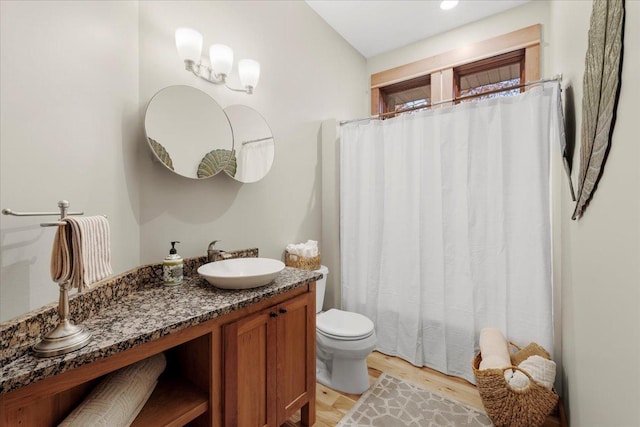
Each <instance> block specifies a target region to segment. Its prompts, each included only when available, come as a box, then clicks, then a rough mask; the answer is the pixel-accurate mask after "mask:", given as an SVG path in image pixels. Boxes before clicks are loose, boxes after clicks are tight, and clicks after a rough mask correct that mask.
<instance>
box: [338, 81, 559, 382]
mask: <svg viewBox="0 0 640 427" xmlns="http://www.w3.org/2000/svg"><path fill="white" fill-rule="evenodd" d="M558 97H559V93H558V87H557V86H551V85H549V86H545V87H544V88H543V87H538V88H534V89H531V90H529V91H527V92H526V93H524V94H521V95H518V96H515V97H502V98H495V99H490V100H485V101H477V102H474V103H467V104H460V105H457V106H455V107H453V108H446V109H440V110H431V111H425V112H419V113H416V114H412V115H403V116H400V117H397V118H394V119H390V120H385V121H371V122H369V123H367V124H357V123H356V124H352V125H347V126H343V128H342V138H341V182H340V187H341V190H340V192H341V193H340V195H341V197H340V233H341V236H340V242H341V243H340V253H341V268H342V272H341V285H342V306H343V309H345V310H349V311H355V312H359V313H362V314H364V315H366V316H368V317H369V318H370V319H372V320H373V322H374V323H375V326H376V333H377V336H378V340H379V342H378V347H377V348H378V350H380V351H382V352H383V353H386V354H391V355H397V356H400V357H402V358H404V359H406V360H408V361H410V362H411V363H413V364H415V365H418V366H429V367H431V368H434V369H436V370H438V371H441V372H444V373H446V374H450V375H456V376H459V377H462V378H465V379H467V380H469V381H471V382H473V383H475V380H474V378H473V373H472V370H471V363H472V360H473V357H474V355H475V352H476V351H477V349H478V345H477V344H478V336H479V332H480V329H481V328H483V327H489V326H490V327H497V328H500V329H501V330H502V331H503V332H504V333H505V334H506V335H507V337H508V339H510V340H512V341H514V342H519V343H524V344H527V343H529V342H531V341H535V342H537V343H538V344H540V345H542V346H543V347H545V348H546V349H547V350H548V351H550V352H551V351H552V343H553V328H552V289H551V231H550V194H549V193H550V189H549V184H550V183H549V149H550V145H551V142H552V140H555V138H556V137H557V135H556V132H557V130H558V123H557V122H556V121H557V117H556V116H555V114H556V113H557V101H558V99H559V98H558Z"/></svg>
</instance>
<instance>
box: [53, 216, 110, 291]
mask: <svg viewBox="0 0 640 427" xmlns="http://www.w3.org/2000/svg"><path fill="white" fill-rule="evenodd" d="M64 221H65V222H66V223H67V225H66V226H60V227H58V232H57V233H56V236H55V238H54V241H53V254H52V257H51V278H52V279H53V281H55V282H58V283H61V282H66V281H70V282H71V286H72V287H74V288H78V290H79V291H83V290H85V289H86V288H87V287H88V286H90V285H91V284H92V283H94V282H97V281H98V280H102V279H104V278H105V277H108V276H110V275H111V274H112V273H113V270H112V269H111V237H110V231H109V222H108V221H107V219H106V218H105V217H103V216H87V217H77V218H74V217H66V218H64Z"/></svg>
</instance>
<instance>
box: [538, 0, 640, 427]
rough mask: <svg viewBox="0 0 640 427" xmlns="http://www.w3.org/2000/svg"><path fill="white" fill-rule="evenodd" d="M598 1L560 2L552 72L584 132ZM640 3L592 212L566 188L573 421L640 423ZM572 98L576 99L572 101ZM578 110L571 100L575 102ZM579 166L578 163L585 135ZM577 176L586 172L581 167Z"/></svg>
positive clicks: (631, 22)
mask: <svg viewBox="0 0 640 427" xmlns="http://www.w3.org/2000/svg"><path fill="white" fill-rule="evenodd" d="M590 14H591V2H588V1H553V2H551V17H552V21H551V41H552V43H551V49H550V50H551V52H552V72H553V73H556V72H561V73H563V76H564V83H565V84H567V85H570V87H571V89H570V90H569V91H567V92H568V93H569V94H572V95H573V96H572V99H573V104H574V105H575V113H573V114H568V115H567V118H568V122H569V125H570V127H574V128H575V129H577V134H578V135H579V133H580V126H581V114H582V106H581V102H582V101H581V99H582V77H583V74H584V57H585V52H586V49H587V31H588V28H589V18H590ZM638 28H640V2H638V1H627V2H626V27H625V46H624V47H625V50H624V62H623V70H622V91H621V94H620V100H619V104H618V117H617V121H616V125H615V131H614V134H613V140H612V144H611V151H610V153H609V157H608V160H607V163H606V167H605V170H604V174H603V176H602V179H601V181H600V184H599V185H598V190H597V191H596V193H595V195H594V197H593V199H592V201H591V203H590V205H589V207H588V208H587V210H586V213H585V215H584V216H583V218H582V219H580V220H579V221H571V219H570V218H571V214H572V213H573V209H574V204H573V203H572V202H571V198H570V196H569V193H568V190H567V188H566V186H563V187H562V197H561V200H562V205H561V208H562V215H561V217H562V222H561V224H560V228H561V233H562V249H561V250H562V310H563V315H562V342H563V365H564V379H563V380H564V400H565V405H566V406H567V408H568V410H569V415H570V419H571V425H573V426H580V427H589V426H593V427H599V426H612V427H631V426H638V425H640V405H638V403H639V402H640V145H639V144H638V117H639V113H640V108H639V107H638V97H639V96H640V85H639V84H638V78H637V70H638V69H640V32H639V31H638ZM567 101H568V102H569V104H570V105H571V100H567ZM570 110H571V108H570ZM576 144H577V148H576V156H575V161H574V171H577V170H578V168H579V160H578V156H579V144H580V142H579V138H578V139H577V142H576ZM573 175H574V178H573V179H574V182H576V183H577V173H576V172H574V174H573Z"/></svg>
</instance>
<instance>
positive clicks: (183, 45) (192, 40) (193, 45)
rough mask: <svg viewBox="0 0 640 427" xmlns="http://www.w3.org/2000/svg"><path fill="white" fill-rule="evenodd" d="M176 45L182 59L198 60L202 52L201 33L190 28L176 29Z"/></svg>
mask: <svg viewBox="0 0 640 427" xmlns="http://www.w3.org/2000/svg"><path fill="white" fill-rule="evenodd" d="M176 47H177V48H178V55H180V58H182V60H183V61H193V62H196V63H197V62H198V61H199V60H200V54H201V53H202V34H200V33H199V32H197V31H196V30H192V29H191V28H178V29H177V30H176Z"/></svg>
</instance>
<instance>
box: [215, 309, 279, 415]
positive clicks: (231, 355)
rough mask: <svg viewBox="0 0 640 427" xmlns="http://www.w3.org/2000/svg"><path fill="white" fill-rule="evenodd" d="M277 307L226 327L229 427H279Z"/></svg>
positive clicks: (225, 357)
mask: <svg viewBox="0 0 640 427" xmlns="http://www.w3.org/2000/svg"><path fill="white" fill-rule="evenodd" d="M276 315H277V314H276V312H275V308H271V309H266V310H263V311H261V312H258V313H255V314H253V315H250V316H248V317H246V318H243V319H240V320H238V321H236V322H233V323H230V324H228V325H226V326H225V332H224V334H225V350H224V375H225V386H224V395H225V405H224V408H225V410H224V412H225V413H224V418H225V425H226V426H227V427H263V426H276V425H277V424H276V413H275V410H274V408H275V405H276V382H275V373H276V329H277V327H276V317H275V316H276Z"/></svg>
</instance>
